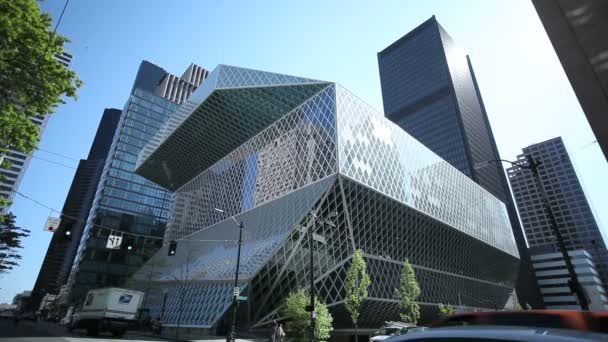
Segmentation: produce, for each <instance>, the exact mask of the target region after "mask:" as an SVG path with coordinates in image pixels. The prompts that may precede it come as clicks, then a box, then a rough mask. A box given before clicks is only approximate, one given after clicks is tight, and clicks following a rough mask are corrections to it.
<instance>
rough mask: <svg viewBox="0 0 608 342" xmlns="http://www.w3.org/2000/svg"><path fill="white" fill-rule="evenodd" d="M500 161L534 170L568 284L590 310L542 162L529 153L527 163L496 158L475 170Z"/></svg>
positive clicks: (579, 300)
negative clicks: (541, 169) (540, 169)
mask: <svg viewBox="0 0 608 342" xmlns="http://www.w3.org/2000/svg"><path fill="white" fill-rule="evenodd" d="M500 162H505V163H509V164H511V165H513V166H516V167H519V168H522V169H526V170H530V171H531V172H532V175H533V176H534V180H535V182H536V186H537V187H538V189H539V190H540V192H541V194H542V197H543V204H544V206H545V211H546V212H547V216H548V218H549V223H550V226H551V229H552V230H553V234H554V235H555V239H556V240H557V245H558V247H559V250H560V252H561V254H562V257H563V258H564V261H565V262H566V268H567V269H568V273H569V275H570V280H569V281H568V285H569V286H570V291H572V293H573V294H574V295H575V296H576V297H578V302H579V304H580V305H581V309H583V310H589V303H588V302H587V297H586V296H585V293H584V292H583V288H582V287H581V284H580V282H579V281H578V276H577V275H576V272H575V271H574V266H572V261H571V260H570V256H569V255H568V251H567V249H566V244H565V243H564V239H563V238H562V234H561V232H560V231H559V229H558V227H557V221H556V220H555V215H554V214H553V209H552V208H551V205H550V204H549V197H548V196H547V193H546V192H545V187H544V186H543V183H542V182H541V179H540V176H539V175H538V166H539V165H540V162H537V161H536V160H535V159H534V158H532V156H530V155H529V154H526V164H519V163H515V162H512V161H508V160H504V159H496V160H488V161H486V162H483V163H479V164H477V165H475V166H474V167H473V168H474V169H475V170H479V169H480V168H482V167H485V166H487V165H489V164H490V163H500Z"/></svg>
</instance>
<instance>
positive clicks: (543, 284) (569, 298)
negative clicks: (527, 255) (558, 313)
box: [532, 249, 608, 310]
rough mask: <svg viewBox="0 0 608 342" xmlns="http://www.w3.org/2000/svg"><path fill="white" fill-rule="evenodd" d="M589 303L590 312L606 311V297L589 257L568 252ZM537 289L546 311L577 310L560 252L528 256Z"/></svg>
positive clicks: (584, 252) (578, 251) (582, 252)
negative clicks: (533, 271) (530, 259)
mask: <svg viewBox="0 0 608 342" xmlns="http://www.w3.org/2000/svg"><path fill="white" fill-rule="evenodd" d="M568 254H569V255H570V259H571V260H572V265H573V266H574V271H575V272H576V275H577V277H578V281H579V282H580V283H581V285H582V287H583V289H584V291H585V293H586V294H587V298H588V301H589V309H590V310H607V309H608V298H607V297H606V291H605V289H604V287H603V286H602V281H601V280H600V276H599V273H598V271H597V269H596V266H595V264H594V263H593V260H592V257H591V255H590V254H589V253H587V252H586V251H585V250H583V249H579V250H575V251H570V252H568ZM532 265H533V266H534V270H535V274H536V279H537V282H538V287H539V288H540V292H541V293H542V296H543V302H544V303H545V307H546V308H547V309H575V310H580V309H581V307H580V305H579V304H578V302H577V300H576V298H575V297H574V295H573V294H572V291H571V290H570V287H569V285H568V280H569V279H570V276H569V274H568V269H567V268H566V263H565V262H564V258H563V256H562V254H561V253H558V252H556V253H545V254H536V255H532Z"/></svg>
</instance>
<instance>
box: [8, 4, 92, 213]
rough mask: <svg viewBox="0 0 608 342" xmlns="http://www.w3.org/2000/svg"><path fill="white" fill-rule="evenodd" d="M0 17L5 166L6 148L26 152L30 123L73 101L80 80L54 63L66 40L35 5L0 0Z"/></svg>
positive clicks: (32, 133) (34, 129)
mask: <svg viewBox="0 0 608 342" xmlns="http://www.w3.org/2000/svg"><path fill="white" fill-rule="evenodd" d="M0 13H2V15H0V163H1V164H3V165H2V166H3V167H7V166H10V165H8V164H6V160H4V161H3V159H4V158H2V157H3V156H4V154H6V152H7V150H8V149H9V148H16V149H17V150H20V151H22V152H24V153H30V152H32V150H33V149H34V148H35V147H36V145H37V144H38V141H39V139H40V128H39V126H38V125H36V124H34V123H33V122H32V121H31V120H30V118H31V117H33V116H36V115H47V114H49V113H52V112H53V110H54V109H55V107H57V106H58V105H59V104H61V103H65V101H64V100H63V99H62V97H63V96H67V97H72V98H76V90H77V89H78V88H79V87H80V86H81V85H82V81H81V80H80V79H79V78H78V77H77V76H76V73H74V72H73V71H71V70H69V69H67V68H65V67H64V66H63V65H61V64H60V63H59V62H58V61H57V60H56V59H55V58H54V55H55V54H58V53H61V52H63V45H64V43H66V42H67V41H68V40H67V38H65V37H63V36H61V35H57V34H54V33H53V31H52V22H53V21H52V18H51V16H50V15H48V14H46V13H42V11H41V10H40V7H39V6H38V4H37V3H36V1H35V0H0ZM0 181H1V179H0ZM6 205H8V202H7V201H6V199H5V198H1V199H0V207H3V206H6Z"/></svg>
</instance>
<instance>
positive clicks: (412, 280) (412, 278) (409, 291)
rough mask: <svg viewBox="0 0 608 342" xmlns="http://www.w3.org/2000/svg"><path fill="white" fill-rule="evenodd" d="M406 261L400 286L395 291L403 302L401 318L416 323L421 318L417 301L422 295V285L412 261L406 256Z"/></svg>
mask: <svg viewBox="0 0 608 342" xmlns="http://www.w3.org/2000/svg"><path fill="white" fill-rule="evenodd" d="M404 262H405V265H403V269H402V270H401V279H400V281H399V288H398V289H395V293H396V296H397V298H399V300H400V304H401V311H402V312H401V320H402V321H404V322H407V323H412V324H416V323H417V322H418V319H420V306H419V305H418V303H416V298H418V296H420V286H419V285H418V281H417V280H416V274H415V273H414V269H413V268H412V265H411V264H410V261H409V260H408V259H407V258H406V259H405V261H404Z"/></svg>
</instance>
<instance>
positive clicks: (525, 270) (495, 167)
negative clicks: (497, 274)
mask: <svg viewBox="0 0 608 342" xmlns="http://www.w3.org/2000/svg"><path fill="white" fill-rule="evenodd" d="M378 64H379V69H380V82H381V86H382V99H383V102H384V112H385V115H386V117H387V118H388V119H390V120H391V121H393V122H395V123H396V124H397V125H399V126H400V127H401V128H403V129H404V130H405V131H407V132H408V133H409V134H411V135H412V136H413V137H414V138H416V139H418V140H419V141H420V142H422V143H423V144H424V145H425V146H427V147H428V148H429V149H431V150H432V151H433V152H435V153H437V154H438V155H439V156H440V157H441V158H443V159H445V160H446V161H448V162H449V163H450V164H452V165H453V166H454V167H456V168H457V169H458V170H460V171H461V172H462V173H464V174H465V175H467V176H468V177H470V178H471V179H473V180H474V181H475V182H477V183H478V184H479V185H481V186H482V187H483V188H485V189H486V190H488V191H489V192H490V193H492V194H493V195H494V196H496V197H497V198H498V199H500V200H501V201H502V202H504V203H505V205H506V206H507V210H508V212H509V218H510V220H511V224H512V227H513V234H514V236H515V240H516V242H517V246H518V249H519V254H520V257H521V260H522V268H521V270H520V274H519V279H520V280H519V282H518V286H517V294H518V297H519V300H520V301H521V302H526V303H530V304H531V305H533V306H534V307H540V306H542V302H541V301H540V300H539V292H538V289H537V288H536V285H535V281H534V278H533V275H532V272H531V267H530V265H531V264H530V258H529V255H528V251H527V246H526V241H525V238H524V234H523V231H522V229H521V226H520V223H519V218H518V216H517V211H516V210H515V206H514V204H513V199H512V197H511V193H510V191H509V187H508V184H507V179H506V177H505V174H504V171H503V169H502V167H501V165H500V164H497V163H495V164H489V165H486V166H484V167H482V168H476V167H475V166H476V165H477V164H480V163H483V162H486V161H488V160H496V159H500V155H499V154H498V149H497V148H496V142H495V141H494V136H493V134H492V129H491V128H490V124H489V122H488V117H487V114H486V111H485V107H484V104H483V101H482V99H481V94H480V92H479V87H478V85H477V80H476V79H475V74H474V73H473V68H472V66H471V62H470V59H469V56H467V55H466V54H465V53H464V52H463V51H462V49H460V48H459V47H458V46H456V45H455V44H454V41H453V40H452V38H451V37H450V36H449V35H448V34H447V32H446V31H445V30H444V29H443V28H442V27H441V25H439V23H438V22H437V20H436V19H435V17H434V16H433V17H431V18H430V19H429V20H427V21H425V22H424V23H422V24H421V25H420V26H418V27H416V28H415V29H414V30H412V31H411V32H409V33H408V34H406V35H405V36H403V37H402V38H400V39H399V40H397V41H396V42H394V43H393V44H391V45H390V46H388V47H387V48H386V49H384V50H382V51H381V52H379V53H378Z"/></svg>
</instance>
